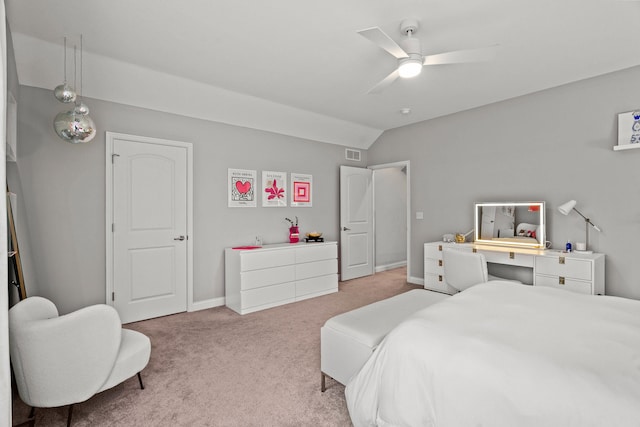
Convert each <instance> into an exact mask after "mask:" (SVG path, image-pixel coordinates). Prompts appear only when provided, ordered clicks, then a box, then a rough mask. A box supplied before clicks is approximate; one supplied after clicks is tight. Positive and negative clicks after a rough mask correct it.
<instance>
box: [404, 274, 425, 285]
mask: <svg viewBox="0 0 640 427" xmlns="http://www.w3.org/2000/svg"><path fill="white" fill-rule="evenodd" d="M407 282H409V283H411V284H412V285H420V286H424V277H414V276H409V279H407Z"/></svg>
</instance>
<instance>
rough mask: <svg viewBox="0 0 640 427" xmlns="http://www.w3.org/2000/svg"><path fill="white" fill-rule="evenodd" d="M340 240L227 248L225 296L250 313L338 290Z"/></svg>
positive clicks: (232, 306)
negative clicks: (249, 247) (253, 247)
mask: <svg viewBox="0 0 640 427" xmlns="http://www.w3.org/2000/svg"><path fill="white" fill-rule="evenodd" d="M337 258H338V244H337V243H336V242H321V243H298V244H289V243H283V244H278V245H265V246H263V247H261V248H257V249H233V248H227V249H225V300H226V305H227V307H229V308H230V309H232V310H234V311H236V312H238V313H240V314H247V313H251V312H254V311H258V310H263V309H265V308H270V307H275V306H278V305H282V304H287V303H290V302H295V301H300V300H303V299H307V298H313V297H316V296H320V295H325V294H329V293H332V292H337V291H338V259H337Z"/></svg>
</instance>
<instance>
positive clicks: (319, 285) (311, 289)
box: [296, 274, 338, 300]
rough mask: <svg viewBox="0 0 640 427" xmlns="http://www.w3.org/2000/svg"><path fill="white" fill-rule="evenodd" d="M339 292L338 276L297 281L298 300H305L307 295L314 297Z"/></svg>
mask: <svg viewBox="0 0 640 427" xmlns="http://www.w3.org/2000/svg"><path fill="white" fill-rule="evenodd" d="M337 290H338V275H337V274H328V275H326V276H320V277H313V278H311V279H305V280H298V281H296V300H301V299H305V296H306V295H313V294H317V293H321V292H324V291H327V293H328V291H337Z"/></svg>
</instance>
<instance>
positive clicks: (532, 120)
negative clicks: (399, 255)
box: [368, 68, 640, 299]
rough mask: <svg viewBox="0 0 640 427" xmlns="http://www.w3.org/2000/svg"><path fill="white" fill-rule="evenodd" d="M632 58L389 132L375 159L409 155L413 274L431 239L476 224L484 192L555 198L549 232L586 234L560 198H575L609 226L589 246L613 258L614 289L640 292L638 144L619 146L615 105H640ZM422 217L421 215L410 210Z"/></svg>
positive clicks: (576, 237) (491, 196)
mask: <svg viewBox="0 0 640 427" xmlns="http://www.w3.org/2000/svg"><path fill="white" fill-rule="evenodd" d="M639 79H640V68H632V69H628V70H624V71H621V72H616V73H612V74H609V75H605V76H600V77H597V78H593V79H589V80H584V81H581V82H577V83H573V84H569V85H565V86H562V87H558V88H555V89H550V90H546V91H542V92H538V93H535V94H532V95H528V96H523V97H520V98H516V99H511V100H507V101H504V102H500V103H496V104H492V105H489V106H486V107H482V108H478V109H474V110H470V111H466V112H461V113H458V114H454V115H450V116H446V117H442V118H438V119H435V120H430V121H425V122H421V123H417V124H415V125H411V126H406V127H402V128H398V129H393V130H389V131H387V132H385V133H384V134H383V135H381V137H380V138H379V139H378V140H377V141H376V143H375V144H374V145H373V146H372V147H371V148H370V149H369V151H368V161H369V164H378V163H389V162H395V161H401V160H408V159H410V160H411V175H412V176H411V184H412V190H411V205H412V209H413V210H414V211H424V220H416V219H412V241H411V257H412V259H411V266H412V271H411V272H410V275H411V276H414V277H422V275H423V270H422V269H423V261H422V257H423V246H422V245H423V243H424V242H429V241H435V240H439V239H441V237H442V235H443V234H444V233H451V232H466V231H468V230H470V229H471V228H472V227H473V204H474V203H475V202H481V201H502V200H505V201H506V200H513V201H526V200H544V201H546V202H547V211H546V217H547V223H548V235H549V239H548V240H551V241H552V242H553V246H554V247H557V248H560V247H564V243H565V242H566V241H567V239H570V240H571V241H573V242H575V241H583V240H584V221H583V220H582V218H580V217H579V216H578V215H577V214H575V213H572V214H571V215H569V216H563V215H562V214H560V213H559V212H558V211H557V207H558V206H559V205H560V204H562V203H564V202H566V201H567V200H570V199H576V200H577V201H578V205H577V208H578V209H579V210H580V211H581V212H583V213H584V214H585V215H587V216H589V217H590V218H591V219H592V221H593V222H594V223H595V224H597V225H599V226H600V227H601V228H602V230H603V231H602V233H598V232H596V231H594V230H591V234H590V239H591V246H592V248H593V249H594V250H595V251H597V252H602V253H605V254H606V255H607V258H606V292H607V294H611V295H618V296H624V297H630V298H635V299H640V286H638V285H637V283H636V280H637V278H638V277H640V262H638V259H640V246H639V245H638V239H639V238H640V198H639V197H638V196H639V193H640V185H639V184H640V168H639V167H638V163H639V162H640V150H628V151H617V152H614V151H613V149H612V147H613V146H614V145H615V144H616V141H617V139H616V138H617V114H618V113H621V112H625V111H630V110H634V109H637V108H639V107H640V99H639V98H638V91H637V85H638V84H637V82H638V80H639ZM412 217H414V218H415V215H413V214H412Z"/></svg>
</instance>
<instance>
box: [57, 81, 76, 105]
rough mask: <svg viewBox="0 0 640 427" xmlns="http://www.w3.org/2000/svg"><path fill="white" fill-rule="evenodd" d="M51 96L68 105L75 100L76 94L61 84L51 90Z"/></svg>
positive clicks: (67, 86) (69, 87)
mask: <svg viewBox="0 0 640 427" xmlns="http://www.w3.org/2000/svg"><path fill="white" fill-rule="evenodd" d="M53 96H55V97H56V99H57V100H58V101H60V102H64V103H68V102H73V101H75V100H76V92H75V91H74V90H73V88H72V87H71V86H69V85H68V84H67V83H63V84H61V85H59V86H56V88H55V89H54V90H53Z"/></svg>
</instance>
